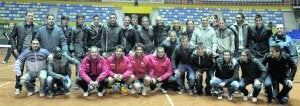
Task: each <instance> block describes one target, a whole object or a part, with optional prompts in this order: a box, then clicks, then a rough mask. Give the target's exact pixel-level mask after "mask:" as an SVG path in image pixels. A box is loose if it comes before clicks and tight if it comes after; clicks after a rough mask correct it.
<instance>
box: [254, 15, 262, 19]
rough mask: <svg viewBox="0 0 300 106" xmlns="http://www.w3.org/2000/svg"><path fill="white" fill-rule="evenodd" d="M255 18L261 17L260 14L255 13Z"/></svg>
mask: <svg viewBox="0 0 300 106" xmlns="http://www.w3.org/2000/svg"><path fill="white" fill-rule="evenodd" d="M257 18H261V19H262V16H261V15H260V14H256V15H255V18H254V19H255V20H256V19H257Z"/></svg>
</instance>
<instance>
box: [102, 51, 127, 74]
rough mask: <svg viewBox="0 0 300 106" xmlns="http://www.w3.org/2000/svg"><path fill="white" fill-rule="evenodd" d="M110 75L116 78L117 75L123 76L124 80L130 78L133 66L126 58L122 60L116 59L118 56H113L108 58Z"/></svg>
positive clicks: (123, 57)
mask: <svg viewBox="0 0 300 106" xmlns="http://www.w3.org/2000/svg"><path fill="white" fill-rule="evenodd" d="M106 62H107V67H108V75H109V76H110V77H114V75H115V74H122V76H123V77H124V78H128V77H129V76H131V75H132V71H133V69H132V66H131V64H130V60H129V59H128V58H127V57H126V56H124V55H123V56H122V58H121V59H116V55H115V54H112V55H111V56H110V57H108V58H107V61H106Z"/></svg>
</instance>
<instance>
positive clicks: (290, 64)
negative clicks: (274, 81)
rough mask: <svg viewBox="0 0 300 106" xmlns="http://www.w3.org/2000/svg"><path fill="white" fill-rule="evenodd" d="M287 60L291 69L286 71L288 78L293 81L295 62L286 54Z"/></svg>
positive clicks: (295, 68)
mask: <svg viewBox="0 0 300 106" xmlns="http://www.w3.org/2000/svg"><path fill="white" fill-rule="evenodd" d="M287 62H288V64H289V66H290V68H291V71H288V72H289V73H288V79H290V80H292V81H294V77H295V75H296V72H297V63H295V61H293V59H292V58H291V57H290V56H287Z"/></svg>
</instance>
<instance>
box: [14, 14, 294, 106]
mask: <svg viewBox="0 0 300 106" xmlns="http://www.w3.org/2000/svg"><path fill="white" fill-rule="evenodd" d="M33 19H34V13H33V12H32V11H28V12H26V14H25V21H24V22H21V23H19V24H17V25H16V26H15V28H14V29H13V30H12V32H11V34H10V35H9V38H10V43H11V45H12V50H13V53H14V54H15V55H16V56H17V57H18V58H17V60H16V62H15V64H14V70H15V71H16V86H15V88H16V92H15V94H20V93H21V90H22V85H25V86H26V88H27V90H28V93H27V95H28V96H30V95H32V94H34V92H35V91H36V90H37V88H36V87H35V79H36V78H39V79H40V83H41V86H40V90H39V93H40V96H45V94H46V92H47V93H48V94H49V97H50V98H52V97H53V96H54V95H55V94H56V93H57V92H60V91H62V92H63V93H64V94H65V95H69V94H70V93H69V89H70V87H71V79H70V77H71V64H75V65H76V74H75V75H76V82H75V84H76V85H75V88H76V89H79V88H82V89H83V91H84V93H83V96H84V97H86V96H88V95H89V94H90V92H91V91H92V90H93V89H95V88H96V89H97V91H98V96H103V95H104V94H105V93H107V92H109V90H111V89H118V90H119V91H120V92H121V93H122V94H124V95H127V94H128V93H129V92H130V93H132V94H134V93H136V92H139V93H141V94H142V95H147V90H146V88H147V87H150V91H151V92H155V91H156V90H157V89H160V90H161V91H162V92H163V93H167V92H168V90H169V89H174V90H176V91H178V93H179V94H182V93H184V92H188V94H190V95H203V94H204V93H205V95H207V96H210V95H212V94H216V95H217V99H222V97H223V94H224V90H223V88H224V87H227V88H228V100H232V99H233V97H232V96H233V94H234V92H236V91H240V92H241V93H242V94H243V100H247V99H248V96H249V95H250V94H251V95H252V101H253V102H257V96H258V94H259V92H260V90H261V88H262V86H263V85H264V86H265V87H264V88H265V90H266V94H267V102H268V103H272V101H274V100H277V101H278V102H279V103H282V104H284V103H287V100H288V93H289V91H290V90H291V89H292V87H293V80H294V76H295V74H296V71H297V63H298V54H297V51H296V48H295V42H294V41H293V40H292V39H291V38H290V37H289V36H288V35H287V34H286V33H285V31H284V26H283V24H278V25H276V32H275V33H274V34H273V33H272V30H271V29H270V28H268V27H266V26H265V25H264V24H263V23H262V22H263V21H262V20H263V17H262V16H261V15H260V14H257V15H256V16H255V24H254V25H250V24H249V23H248V22H247V21H246V20H245V16H244V14H243V13H237V15H236V22H235V23H233V24H231V25H227V24H226V19H225V18H223V17H222V18H219V17H218V16H217V15H212V16H211V17H208V16H202V17H201V24H200V25H199V26H195V24H194V20H191V19H188V20H187V21H186V27H182V26H181V23H180V21H179V19H177V18H175V19H174V21H173V26H172V27H170V26H169V25H165V24H164V22H163V18H162V17H160V16H157V17H156V18H155V20H156V24H155V25H150V24H149V18H148V17H146V16H144V17H142V18H141V25H139V24H138V22H139V21H138V19H139V18H138V16H137V15H132V16H131V17H129V16H125V17H124V18H123V22H122V24H121V25H119V24H118V23H117V22H116V19H117V15H116V14H114V13H113V14H110V16H109V22H108V23H107V25H102V24H101V23H100V21H99V19H100V17H99V15H97V14H95V15H94V16H93V22H92V23H91V25H86V24H85V22H84V19H85V16H84V15H83V14H80V13H79V14H77V15H76V20H77V21H76V25H75V26H73V27H72V26H71V25H69V24H68V22H69V17H68V16H62V17H61V25H60V26H58V25H55V17H54V15H51V14H50V15H47V16H46V22H47V23H46V24H45V25H42V26H39V25H38V24H35V23H33ZM25 64H26V68H27V71H26V73H24V74H23V70H24V65H25ZM239 68H241V72H242V73H241V77H240V78H239V76H240V74H239V72H240V71H239ZM204 72H205V73H206V80H205V82H206V87H205V89H204V91H203V85H202V80H203V74H204ZM185 79H187V80H185ZM185 81H187V83H188V86H185ZM279 83H280V84H282V85H283V88H282V90H279V85H278V84H279ZM249 84H252V85H253V87H252V88H253V92H252V93H248V91H247V89H246V86H247V85H249ZM115 85H118V86H117V87H116V86H115ZM158 85H160V86H158ZM158 87H160V88H158Z"/></svg>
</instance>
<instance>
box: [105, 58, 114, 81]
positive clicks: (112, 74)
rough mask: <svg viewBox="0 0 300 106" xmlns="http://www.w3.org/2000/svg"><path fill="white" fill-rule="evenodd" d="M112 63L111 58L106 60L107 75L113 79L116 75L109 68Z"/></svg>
mask: <svg viewBox="0 0 300 106" xmlns="http://www.w3.org/2000/svg"><path fill="white" fill-rule="evenodd" d="M111 63H112V59H111V58H108V59H107V61H106V65H107V74H108V75H109V76H110V77H114V75H115V74H116V73H114V72H113V69H112V67H111V65H110V64H111Z"/></svg>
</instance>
